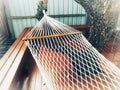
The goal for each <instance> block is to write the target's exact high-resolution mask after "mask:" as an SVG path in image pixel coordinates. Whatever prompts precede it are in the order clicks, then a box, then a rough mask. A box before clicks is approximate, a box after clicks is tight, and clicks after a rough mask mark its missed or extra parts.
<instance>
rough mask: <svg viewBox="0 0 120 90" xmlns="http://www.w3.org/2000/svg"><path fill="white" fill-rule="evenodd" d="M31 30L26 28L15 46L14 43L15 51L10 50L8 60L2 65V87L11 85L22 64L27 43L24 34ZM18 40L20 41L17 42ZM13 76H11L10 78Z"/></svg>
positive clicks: (0, 78) (0, 80)
mask: <svg viewBox="0 0 120 90" xmlns="http://www.w3.org/2000/svg"><path fill="white" fill-rule="evenodd" d="M28 31H29V29H27V30H25V31H24V32H23V33H22V34H21V35H20V38H18V41H16V42H15V43H16V44H15V46H16V47H15V46H14V44H13V46H12V47H13V48H14V49H13V48H12V49H13V51H12V52H11V54H10V53H9V52H8V54H7V55H8V56H9V55H10V56H9V57H8V59H7V60H6V62H5V63H4V65H3V66H2V68H1V70H0V75H1V77H0V88H2V87H4V88H6V90H7V88H8V87H9V86H10V84H11V81H12V79H13V77H14V75H15V72H16V70H17V68H18V66H19V64H20V61H21V58H22V56H23V54H24V52H25V49H26V47H27V46H26V45H25V43H24V42H23V41H22V38H23V36H24V35H25V34H26V33H27V32H28ZM17 42H18V43H17ZM18 44H19V45H18ZM9 77H11V78H9Z"/></svg>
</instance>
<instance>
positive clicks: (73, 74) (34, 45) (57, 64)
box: [24, 15, 120, 90]
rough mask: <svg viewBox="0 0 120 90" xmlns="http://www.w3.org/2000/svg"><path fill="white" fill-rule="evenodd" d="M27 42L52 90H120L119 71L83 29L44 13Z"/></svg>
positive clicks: (27, 37)
mask: <svg viewBox="0 0 120 90" xmlns="http://www.w3.org/2000/svg"><path fill="white" fill-rule="evenodd" d="M24 41H25V42H26V44H27V46H28V47H29V49H30V51H31V53H32V55H33V57H34V59H35V61H36V63H37V66H38V68H39V70H40V72H41V74H42V76H43V78H44V80H45V82H46V85H47V87H48V89H49V90H120V70H119V69H118V68H117V67H116V66H115V65H113V64H112V63H111V62H110V61H108V60H107V59H106V58H105V57H104V56H102V55H101V54H100V53H99V52H98V51H97V50H96V49H95V48H94V47H93V46H92V45H91V44H90V43H89V42H88V41H87V40H86V38H85V37H84V36H83V35H82V34H81V32H79V31H77V30H75V29H73V28H71V27H69V26H67V25H65V24H63V23H61V22H58V21H57V20H55V19H53V18H50V17H49V16H47V15H44V17H43V18H42V19H41V20H40V22H39V23H38V24H37V25H36V26H34V28H33V29H32V30H31V31H30V32H29V33H28V34H27V35H26V37H25V38H24Z"/></svg>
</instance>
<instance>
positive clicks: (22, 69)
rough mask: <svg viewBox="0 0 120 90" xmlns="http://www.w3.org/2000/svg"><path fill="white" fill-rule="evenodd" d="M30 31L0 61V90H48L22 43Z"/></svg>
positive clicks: (26, 31) (119, 57) (25, 32)
mask: <svg viewBox="0 0 120 90" xmlns="http://www.w3.org/2000/svg"><path fill="white" fill-rule="evenodd" d="M74 28H75V27H74ZM83 29H84V28H82V29H80V30H83ZM30 30H31V28H26V29H25V30H24V31H23V32H22V33H21V35H20V36H19V37H18V39H17V40H16V41H15V42H14V44H13V45H12V46H11V47H10V49H9V50H8V51H7V53H6V54H5V55H4V57H3V58H2V59H1V61H0V75H2V76H0V90H48V88H47V86H46V84H45V82H44V80H43V78H42V76H41V74H40V72H39V70H38V68H37V66H36V63H35V60H34V59H33V57H32V55H31V53H30V51H29V49H28V48H27V46H26V45H25V43H24V42H23V41H22V39H23V37H24V36H25V35H26V34H27V33H28V32H29V31H30ZM118 48H119V49H116V50H117V51H116V52H118V54H117V56H116V61H117V62H116V61H115V63H117V66H118V67H120V47H118ZM103 54H104V55H105V56H106V57H109V56H111V54H110V53H109V52H103Z"/></svg>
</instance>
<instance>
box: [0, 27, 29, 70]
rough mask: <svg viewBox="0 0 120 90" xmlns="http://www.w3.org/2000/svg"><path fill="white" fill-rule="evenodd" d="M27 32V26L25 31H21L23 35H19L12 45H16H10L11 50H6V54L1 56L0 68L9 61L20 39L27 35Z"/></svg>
mask: <svg viewBox="0 0 120 90" xmlns="http://www.w3.org/2000/svg"><path fill="white" fill-rule="evenodd" d="M26 32H27V28H26V29H25V30H24V31H23V33H21V35H20V36H19V37H18V39H17V40H16V41H15V42H14V43H13V45H12V46H14V47H10V48H9V50H8V51H7V52H6V54H5V55H4V56H3V57H2V58H1V60H0V70H1V69H2V67H3V65H4V64H5V63H6V62H7V60H8V58H9V56H10V55H11V53H12V52H13V51H14V50H15V48H16V46H17V45H18V43H19V42H20V40H21V39H22V38H23V36H24V35H25V33H26Z"/></svg>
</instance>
